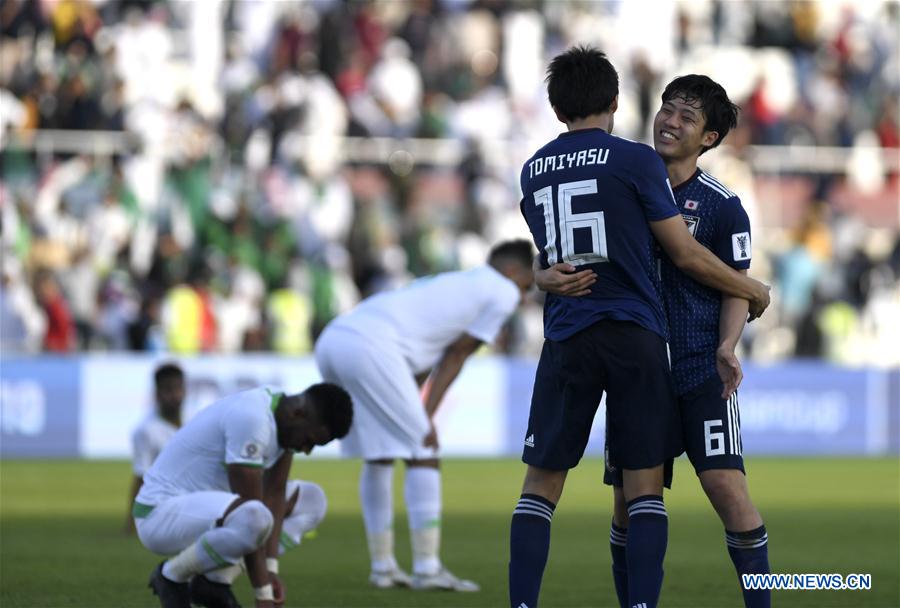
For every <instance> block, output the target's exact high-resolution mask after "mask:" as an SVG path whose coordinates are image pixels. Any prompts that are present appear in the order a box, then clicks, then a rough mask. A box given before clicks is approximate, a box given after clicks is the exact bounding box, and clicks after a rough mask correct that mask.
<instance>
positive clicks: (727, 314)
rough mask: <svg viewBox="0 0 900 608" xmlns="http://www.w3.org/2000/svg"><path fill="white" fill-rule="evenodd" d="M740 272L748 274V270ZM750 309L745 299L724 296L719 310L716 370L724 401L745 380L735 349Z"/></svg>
mask: <svg viewBox="0 0 900 608" xmlns="http://www.w3.org/2000/svg"><path fill="white" fill-rule="evenodd" d="M738 272H740V273H741V274H747V271H746V270H739V271H738ZM749 307H750V303H749V302H747V300H745V299H743V298H735V297H734V296H729V295H725V294H722V304H721V307H720V309H719V348H718V349H717V350H716V369H717V370H718V372H719V377H720V378H721V379H722V384H723V385H724V386H723V389H722V398H723V399H728V398H729V397H731V395H732V394H733V393H734V392H735V391H736V390H737V388H738V387H739V386H740V385H741V380H743V378H744V372H743V371H742V370H741V362H740V361H738V358H737V356H736V355H735V354H734V349H735V348H736V347H737V343H738V340H740V339H741V333H742V332H743V331H744V323H745V322H746V319H747V311H748V309H749Z"/></svg>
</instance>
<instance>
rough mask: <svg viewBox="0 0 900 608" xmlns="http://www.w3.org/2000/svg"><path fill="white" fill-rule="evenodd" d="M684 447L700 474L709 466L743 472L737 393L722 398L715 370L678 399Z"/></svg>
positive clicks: (720, 385)
mask: <svg viewBox="0 0 900 608" xmlns="http://www.w3.org/2000/svg"><path fill="white" fill-rule="evenodd" d="M678 409H679V411H680V413H681V428H682V431H683V433H684V447H685V451H686V452H687V455H688V458H690V459H691V464H692V465H694V470H695V471H696V472H697V474H698V475H699V474H700V473H702V472H703V471H708V470H710V469H738V470H739V471H741V472H742V473H743V472H744V457H743V456H742V455H741V454H742V453H743V447H744V446H743V444H742V442H741V414H740V411H739V410H738V395H737V392H735V393H734V394H733V395H732V396H731V397H730V398H729V399H722V381H721V380H720V379H719V376H718V374H715V375H713V376H712V377H710V379H709V380H707V381H706V382H704V383H703V384H701V385H700V386H698V387H697V388H695V389H693V390H691V391H688V392H687V393H685V394H684V395H682V396H681V397H679V399H678Z"/></svg>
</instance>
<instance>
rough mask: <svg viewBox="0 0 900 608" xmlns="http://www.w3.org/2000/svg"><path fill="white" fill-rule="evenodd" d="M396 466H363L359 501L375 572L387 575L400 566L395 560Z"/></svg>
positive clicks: (366, 464)
mask: <svg viewBox="0 0 900 608" xmlns="http://www.w3.org/2000/svg"><path fill="white" fill-rule="evenodd" d="M393 494H394V465H393V464H372V463H369V462H366V463H363V468H362V474H361V475H360V478H359V499H360V502H361V503H362V511H363V521H364V522H365V524H366V537H367V539H368V541H369V557H370V558H371V559H372V570H374V571H376V572H387V571H389V570H393V569H394V568H396V567H397V560H396V559H395V558H394V500H393Z"/></svg>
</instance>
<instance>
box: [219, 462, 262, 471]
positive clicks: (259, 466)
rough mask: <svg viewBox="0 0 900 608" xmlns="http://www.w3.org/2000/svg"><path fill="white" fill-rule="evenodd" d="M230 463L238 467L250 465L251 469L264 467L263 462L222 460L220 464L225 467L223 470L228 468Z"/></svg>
mask: <svg viewBox="0 0 900 608" xmlns="http://www.w3.org/2000/svg"><path fill="white" fill-rule="evenodd" d="M231 465H237V466H240V467H250V468H251V469H264V468H266V465H265V464H258V463H255V462H223V463H222V466H223V467H225V470H226V471H227V470H228V467H230V466H231Z"/></svg>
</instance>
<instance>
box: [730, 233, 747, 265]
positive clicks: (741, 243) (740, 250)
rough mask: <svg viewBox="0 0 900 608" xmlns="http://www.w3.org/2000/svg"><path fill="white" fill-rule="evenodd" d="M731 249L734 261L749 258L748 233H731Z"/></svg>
mask: <svg viewBox="0 0 900 608" xmlns="http://www.w3.org/2000/svg"><path fill="white" fill-rule="evenodd" d="M731 250H732V253H733V254H734V261H735V262H740V261H741V260H749V259H750V233H749V232H738V233H737V234H732V235H731Z"/></svg>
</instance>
